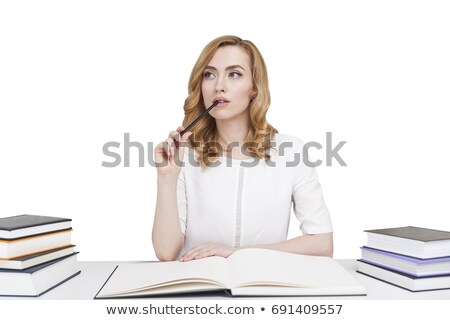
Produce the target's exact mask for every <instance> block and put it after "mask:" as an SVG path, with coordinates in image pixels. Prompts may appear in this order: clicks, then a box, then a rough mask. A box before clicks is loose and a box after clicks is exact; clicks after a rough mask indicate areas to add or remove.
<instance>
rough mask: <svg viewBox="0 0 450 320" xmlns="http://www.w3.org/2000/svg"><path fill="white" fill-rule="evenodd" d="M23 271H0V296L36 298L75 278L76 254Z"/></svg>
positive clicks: (76, 273) (78, 271) (77, 272)
mask: <svg viewBox="0 0 450 320" xmlns="http://www.w3.org/2000/svg"><path fill="white" fill-rule="evenodd" d="M77 253H78V252H75V253H73V254H71V255H70V256H67V257H62V258H59V259H57V260H53V261H49V262H46V263H42V264H40V265H38V266H34V267H31V268H28V269H24V270H9V269H0V296H18V297H37V296H40V295H42V294H44V293H46V292H47V291H49V290H51V289H53V288H55V287H57V286H59V285H60V284H62V283H64V282H66V281H67V280H69V279H71V278H73V277H75V276H76V275H78V274H79V273H80V272H81V271H80V270H77V269H76V262H77V256H76V254H77Z"/></svg>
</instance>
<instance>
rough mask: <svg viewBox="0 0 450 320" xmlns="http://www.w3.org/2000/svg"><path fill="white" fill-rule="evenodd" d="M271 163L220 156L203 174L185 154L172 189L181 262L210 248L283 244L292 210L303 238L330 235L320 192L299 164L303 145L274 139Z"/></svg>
mask: <svg viewBox="0 0 450 320" xmlns="http://www.w3.org/2000/svg"><path fill="white" fill-rule="evenodd" d="M272 143H273V146H274V147H275V148H276V149H277V150H271V151H270V154H271V160H270V162H265V161H264V160H262V159H259V158H258V159H248V160H235V159H231V158H228V157H226V156H223V157H221V158H219V159H218V162H217V163H216V164H215V165H214V167H209V168H202V167H201V166H200V164H199V163H198V162H196V161H195V159H194V158H195V157H194V154H195V153H194V150H193V149H191V148H189V149H188V150H189V152H185V158H184V167H183V168H182V170H181V172H180V176H179V179H178V186H177V199H178V214H179V217H180V224H181V230H182V232H183V233H184V234H185V240H184V246H183V249H182V250H181V252H180V256H181V255H182V254H184V252H186V251H188V250H189V249H191V248H192V247H194V246H197V245H200V244H203V243H205V242H214V243H218V244H222V245H225V246H229V247H240V246H248V245H255V244H269V243H274V242H280V241H284V240H286V238H287V233H288V227H289V219H290V216H291V204H293V210H294V214H295V216H296V217H297V219H298V220H299V221H300V229H301V231H302V233H303V234H317V233H328V232H332V231H333V229H332V223H331V219H330V215H329V212H328V209H327V207H326V205H325V202H324V199H323V195H322V188H321V186H320V184H319V181H318V179H317V174H316V171H315V169H314V168H313V167H308V166H306V165H305V164H304V162H303V153H302V150H303V149H302V148H303V142H302V141H301V140H300V139H298V138H296V137H293V136H288V135H282V134H276V135H275V138H274V141H272Z"/></svg>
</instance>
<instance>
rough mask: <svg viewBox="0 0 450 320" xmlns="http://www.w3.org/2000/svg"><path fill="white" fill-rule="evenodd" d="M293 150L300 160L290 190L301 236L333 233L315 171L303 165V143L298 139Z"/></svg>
mask: <svg viewBox="0 0 450 320" xmlns="http://www.w3.org/2000/svg"><path fill="white" fill-rule="evenodd" d="M294 150H295V151H296V152H300V159H301V160H300V161H299V163H298V164H297V165H296V167H295V179H294V184H293V189H292V201H293V208H294V214H295V216H296V217H297V219H298V220H299V221H300V229H301V230H302V232H303V234H317V233H328V232H333V227H332V223H331V218H330V214H329V212H328V208H327V206H326V204H325V201H324V198H323V192H322V187H321V185H320V183H319V180H318V177H317V173H316V170H315V168H314V167H309V166H307V165H306V164H305V163H304V161H303V142H302V141H301V140H300V139H297V141H295V142H294Z"/></svg>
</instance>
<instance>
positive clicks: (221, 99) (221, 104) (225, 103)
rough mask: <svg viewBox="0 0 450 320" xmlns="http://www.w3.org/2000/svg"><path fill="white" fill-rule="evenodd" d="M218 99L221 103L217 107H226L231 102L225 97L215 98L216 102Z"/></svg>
mask: <svg viewBox="0 0 450 320" xmlns="http://www.w3.org/2000/svg"><path fill="white" fill-rule="evenodd" d="M216 101H219V103H218V104H217V107H224V106H226V105H227V104H228V103H230V101H228V100H227V99H224V98H216V99H214V102H216Z"/></svg>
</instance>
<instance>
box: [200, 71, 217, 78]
mask: <svg viewBox="0 0 450 320" xmlns="http://www.w3.org/2000/svg"><path fill="white" fill-rule="evenodd" d="M203 78H207V79H212V78H214V73H212V72H209V71H205V73H203Z"/></svg>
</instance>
